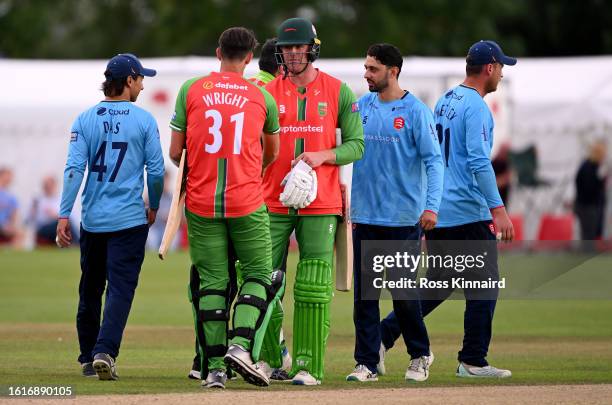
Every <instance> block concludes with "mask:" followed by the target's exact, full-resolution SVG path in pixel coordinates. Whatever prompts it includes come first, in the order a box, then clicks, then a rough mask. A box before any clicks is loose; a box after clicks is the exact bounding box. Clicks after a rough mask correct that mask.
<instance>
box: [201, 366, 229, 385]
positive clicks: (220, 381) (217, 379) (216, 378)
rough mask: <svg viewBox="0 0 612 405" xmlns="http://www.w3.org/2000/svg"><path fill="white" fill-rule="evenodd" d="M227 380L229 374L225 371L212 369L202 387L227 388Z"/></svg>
mask: <svg viewBox="0 0 612 405" xmlns="http://www.w3.org/2000/svg"><path fill="white" fill-rule="evenodd" d="M226 382H227V374H226V373H225V371H223V370H219V369H215V370H211V371H210V372H209V373H208V376H207V377H206V380H204V381H202V387H204V388H220V389H225V383H226Z"/></svg>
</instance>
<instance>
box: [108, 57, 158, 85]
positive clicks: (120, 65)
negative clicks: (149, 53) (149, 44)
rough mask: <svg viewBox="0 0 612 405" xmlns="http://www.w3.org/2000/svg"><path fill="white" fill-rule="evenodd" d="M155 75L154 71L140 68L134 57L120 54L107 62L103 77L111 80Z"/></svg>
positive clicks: (140, 64)
mask: <svg viewBox="0 0 612 405" xmlns="http://www.w3.org/2000/svg"><path fill="white" fill-rule="evenodd" d="M156 74H157V72H156V71H155V70H154V69H147V68H145V67H143V66H142V63H140V61H139V60H138V58H137V57H136V55H132V54H131V53H120V54H118V55H117V56H115V57H113V58H112V59H111V60H109V61H108V65H106V72H104V75H105V76H106V77H107V78H111V79H121V78H124V77H128V76H149V77H153V76H155V75H156Z"/></svg>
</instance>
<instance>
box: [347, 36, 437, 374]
mask: <svg viewBox="0 0 612 405" xmlns="http://www.w3.org/2000/svg"><path fill="white" fill-rule="evenodd" d="M402 63H403V58H402V55H401V53H400V51H399V49H397V47H395V46H393V45H391V44H384V43H382V44H374V45H372V46H370V48H369V49H368V51H367V57H366V61H365V64H364V67H365V74H364V78H365V79H366V81H367V82H368V87H369V90H370V93H369V94H367V95H365V96H363V97H361V98H360V99H359V101H358V105H357V107H358V109H359V112H360V114H361V117H362V123H363V127H364V140H365V152H364V156H363V158H362V159H361V160H359V161H357V162H355V164H354V166H353V181H352V189H351V220H352V221H353V253H354V258H353V269H354V280H355V287H354V298H353V322H354V324H355V351H354V358H355V362H356V363H357V365H356V367H355V370H354V371H353V372H352V373H351V374H349V375H348V376H347V377H346V379H347V381H376V380H377V379H378V374H379V373H380V374H384V370H382V369H380V368H378V367H377V364H378V363H379V361H380V356H379V353H380V352H379V349H380V346H381V335H380V327H379V325H380V309H379V302H378V300H379V298H380V290H381V286H380V285H379V284H377V283H378V282H377V280H380V279H381V278H379V276H380V275H379V274H378V273H375V272H373V271H372V270H371V267H370V266H369V265H368V263H370V261H371V260H372V258H371V257H370V255H372V254H375V255H378V256H379V255H380V254H381V253H383V252H382V250H384V249H386V248H387V247H389V248H390V249H391V246H393V248H392V249H399V250H398V251H400V250H401V251H403V252H405V253H408V254H410V255H413V256H418V255H419V254H420V239H421V235H422V229H426V230H427V229H432V228H433V227H434V226H435V224H436V215H437V212H438V208H439V205H440V199H441V198H442V178H443V165H442V157H441V155H440V146H439V144H438V138H437V136H436V132H435V129H434V128H435V126H434V125H435V124H434V120H433V116H432V114H431V111H430V110H429V108H428V107H427V106H426V105H425V104H423V103H422V102H421V101H420V100H419V99H417V98H416V97H415V96H414V95H412V94H410V93H409V92H408V91H405V90H403V89H402V88H401V87H400V86H399V83H398V77H399V74H400V72H401V68H402ZM381 241H382V242H381ZM391 241H395V242H394V243H391ZM398 241H399V242H398ZM367 243H369V244H368V245H365V244H367ZM362 247H363V250H362ZM374 251H375V252H376V253H372V252H374ZM362 252H363V255H362ZM362 256H363V257H362ZM362 263H363V264H362ZM384 276H385V279H386V280H387V281H398V280H405V279H410V280H411V281H414V278H415V277H416V272H410V271H408V270H407V269H406V268H405V266H404V267H403V269H399V268H393V269H391V270H388V271H386V272H385V275H384ZM396 285H400V284H399V283H398V284H396ZM390 292H391V296H392V298H393V309H394V311H395V314H397V318H398V325H399V327H400V328H401V334H402V336H403V337H404V343H405V344H406V348H407V351H408V354H409V355H410V359H411V360H410V361H411V363H410V364H411V367H410V368H409V371H407V372H406V375H405V378H406V379H407V380H411V381H424V380H426V379H427V377H428V375H429V373H428V368H429V364H431V362H432V361H433V356H432V355H431V351H430V348H429V337H428V335H427V328H426V326H425V323H424V322H423V317H422V315H421V308H420V301H419V297H418V294H416V293H415V291H414V289H412V291H410V289H409V288H399V289H398V288H393V290H391V289H390ZM413 366H414V367H413Z"/></svg>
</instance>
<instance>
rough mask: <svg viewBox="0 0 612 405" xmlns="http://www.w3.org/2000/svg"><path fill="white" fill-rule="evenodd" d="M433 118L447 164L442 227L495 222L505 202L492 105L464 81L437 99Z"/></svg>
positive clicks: (445, 163)
mask: <svg viewBox="0 0 612 405" xmlns="http://www.w3.org/2000/svg"><path fill="white" fill-rule="evenodd" d="M434 116H435V120H436V133H437V136H438V140H439V142H440V145H441V149H442V155H443V158H444V166H445V168H444V198H443V199H442V203H441V204H440V212H439V217H438V227H450V226H457V225H463V224H468V223H472V222H478V221H487V220H490V219H491V211H490V210H491V209H493V208H497V207H501V206H503V205H504V203H503V202H502V200H501V197H500V196H499V191H498V189H497V184H496V182H495V173H494V172H493V166H491V157H490V156H491V148H492V147H493V126H494V125H493V115H492V114H491V111H490V110H489V107H488V106H487V103H485V101H484V99H483V98H482V96H481V95H480V93H478V91H477V90H476V89H474V88H472V87H467V86H466V85H464V84H460V85H458V86H456V87H454V88H452V89H450V90H449V91H448V92H446V94H444V95H443V96H442V97H441V98H440V100H438V103H437V104H436V107H435V108H434ZM466 169H467V170H466Z"/></svg>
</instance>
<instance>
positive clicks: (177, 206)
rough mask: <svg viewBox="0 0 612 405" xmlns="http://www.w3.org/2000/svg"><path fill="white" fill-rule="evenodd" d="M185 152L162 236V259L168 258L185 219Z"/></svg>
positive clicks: (160, 253) (160, 247) (160, 250)
mask: <svg viewBox="0 0 612 405" xmlns="http://www.w3.org/2000/svg"><path fill="white" fill-rule="evenodd" d="M185 152H186V150H185V149H183V154H182V155H181V161H180V163H179V167H178V173H177V174H176V182H175V183H174V190H173V192H172V202H171V204H170V211H169V212H168V221H167V222H166V228H165V229H164V235H163V236H162V241H161V245H160V246H159V258H160V259H162V260H164V259H165V258H166V254H167V253H168V249H169V248H170V245H172V241H173V240H174V237H175V236H176V232H177V231H178V229H179V226H180V225H181V220H182V219H183V207H184V206H185V191H186V186H187V176H186V174H187V173H186V170H185Z"/></svg>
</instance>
